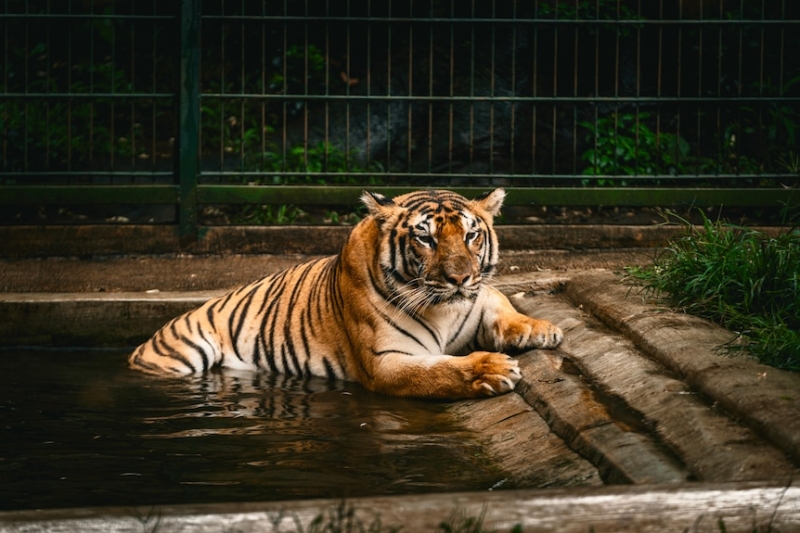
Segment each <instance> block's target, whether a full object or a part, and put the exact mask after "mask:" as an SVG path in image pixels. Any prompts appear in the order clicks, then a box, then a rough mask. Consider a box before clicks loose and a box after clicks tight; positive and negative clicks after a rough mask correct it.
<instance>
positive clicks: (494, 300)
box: [479, 287, 564, 352]
mask: <svg viewBox="0 0 800 533" xmlns="http://www.w3.org/2000/svg"><path fill="white" fill-rule="evenodd" d="M487 289H488V291H489V294H488V295H487V297H488V301H487V304H486V308H485V312H484V323H483V334H482V336H481V338H480V339H479V341H480V343H481V345H482V346H484V347H487V348H488V347H491V348H492V349H494V350H497V351H501V352H506V351H524V350H530V349H533V348H555V347H556V346H558V345H559V344H561V341H562V339H563V338H564V334H563V332H562V331H561V328H559V327H558V326H556V325H555V324H553V323H551V322H549V321H547V320H538V319H535V318H531V317H529V316H528V315H524V314H522V313H519V312H518V311H517V310H516V309H514V306H513V305H511V302H509V301H508V298H506V297H505V295H504V294H502V293H501V292H500V291H498V290H496V289H494V288H491V287H488V288H487Z"/></svg>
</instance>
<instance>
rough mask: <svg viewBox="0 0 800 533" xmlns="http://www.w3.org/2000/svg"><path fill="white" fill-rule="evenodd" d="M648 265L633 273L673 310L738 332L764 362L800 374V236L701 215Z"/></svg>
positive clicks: (796, 231)
mask: <svg viewBox="0 0 800 533" xmlns="http://www.w3.org/2000/svg"><path fill="white" fill-rule="evenodd" d="M686 228H687V229H686V234H685V236H684V237H682V238H680V239H678V240H676V241H673V242H671V243H670V245H669V246H668V247H667V249H666V250H665V251H664V252H663V253H662V254H661V255H660V256H658V257H657V258H656V259H655V260H654V264H653V265H651V266H648V267H633V268H629V269H628V274H629V276H630V277H631V278H633V279H635V280H637V281H638V282H639V283H640V284H642V285H643V286H644V287H645V288H646V289H648V290H650V291H652V292H654V293H657V294H660V295H665V296H667V297H668V299H669V301H670V303H671V304H672V305H674V306H677V307H680V308H683V309H685V310H686V312H688V313H691V314H694V315H698V316H701V317H704V318H708V319H710V320H713V321H715V322H717V323H719V324H721V325H723V326H724V327H726V328H728V329H731V330H733V331H736V332H738V333H739V334H741V335H742V336H743V337H744V338H746V339H747V340H748V341H749V342H748V343H747V346H746V349H747V350H748V351H749V352H750V353H751V354H752V355H753V356H755V357H756V358H758V360H759V361H761V362H762V363H765V364H768V365H771V366H774V367H777V368H782V369H788V370H795V371H798V370H800V286H799V285H798V282H799V281H800V230H799V229H793V230H791V231H787V232H785V233H782V234H781V235H779V236H777V237H774V238H769V237H766V236H765V235H763V234H762V233H759V232H757V231H755V230H752V229H747V228H744V227H740V226H735V225H732V224H727V223H723V222H712V221H711V220H709V219H708V218H707V217H705V215H704V217H703V227H702V229H700V228H697V227H695V226H692V225H690V224H688V223H686Z"/></svg>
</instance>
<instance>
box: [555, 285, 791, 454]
mask: <svg viewBox="0 0 800 533" xmlns="http://www.w3.org/2000/svg"><path fill="white" fill-rule="evenodd" d="M565 295H566V296H567V297H568V298H569V300H570V302H571V303H572V305H573V306H578V307H581V308H582V309H583V310H585V311H588V312H590V313H592V314H593V315H594V316H596V317H598V318H599V319H600V320H602V321H603V322H604V323H605V324H606V325H608V326H609V327H611V328H613V329H614V330H616V331H618V332H620V333H621V334H623V335H624V336H625V337H627V338H628V339H630V341H631V342H632V343H634V344H635V345H636V346H637V347H638V348H639V349H640V350H641V351H642V352H644V353H646V354H647V355H648V356H649V357H651V358H652V359H653V360H654V361H658V362H659V363H660V364H662V365H664V366H665V367H666V368H668V369H669V370H670V371H672V372H673V373H674V374H675V375H676V376H677V377H678V378H679V379H680V380H682V381H683V382H685V383H686V385H687V386H688V387H690V388H691V390H693V391H696V392H698V393H700V394H702V395H706V396H707V397H708V398H710V399H711V402H712V403H713V405H714V406H715V407H716V409H718V410H720V411H721V412H724V413H725V414H727V415H728V416H730V417H731V418H733V419H735V420H737V421H740V422H741V423H742V424H743V425H746V426H749V427H750V428H751V429H752V430H753V431H754V432H755V433H756V434H757V435H758V436H759V437H761V438H763V439H765V440H768V441H769V442H771V443H772V444H773V445H775V446H776V447H778V448H779V449H780V450H782V451H783V452H784V453H785V454H786V455H787V456H788V457H790V458H791V459H792V460H793V461H794V462H795V464H797V463H798V462H799V461H800V373H797V372H788V371H782V370H778V369H775V368H773V367H769V366H765V365H762V364H759V363H758V362H756V361H755V360H753V359H751V358H748V357H746V356H743V355H737V356H732V355H729V354H726V353H725V352H724V350H722V347H724V346H725V345H726V344H728V343H730V342H731V341H732V340H733V338H734V334H733V333H731V332H730V331H728V330H725V329H723V328H721V327H719V326H717V325H715V324H713V323H711V322H709V321H707V320H703V319H700V318H697V317H694V316H692V315H687V314H685V313H680V312H676V311H674V310H670V309H668V308H665V307H663V306H658V305H655V303H654V302H653V301H652V298H650V297H649V296H648V295H646V294H642V293H641V292H640V291H638V290H636V289H632V288H631V286H630V285H628V284H625V283H623V282H622V280H621V279H620V277H619V276H617V275H615V274H613V273H611V272H603V271H598V272H583V273H580V274H576V275H575V276H572V277H570V280H569V282H568V283H566V284H565Z"/></svg>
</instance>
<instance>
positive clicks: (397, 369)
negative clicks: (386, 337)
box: [365, 352, 522, 399]
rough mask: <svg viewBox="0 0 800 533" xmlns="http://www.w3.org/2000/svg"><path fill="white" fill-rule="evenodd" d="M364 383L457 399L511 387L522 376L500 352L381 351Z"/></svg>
mask: <svg viewBox="0 0 800 533" xmlns="http://www.w3.org/2000/svg"><path fill="white" fill-rule="evenodd" d="M379 357H380V360H379V361H378V363H377V365H376V366H375V367H374V375H373V376H372V379H371V380H369V382H368V383H365V385H367V386H368V387H369V388H371V389H372V390H374V391H377V392H382V393H384V394H391V395H393V396H413V397H417V398H439V399H461V398H479V397H485V396H496V395H498V394H504V393H507V392H510V391H511V390H513V389H514V387H515V386H516V384H517V382H518V381H519V380H520V378H521V377H522V374H521V373H520V371H519V365H518V364H517V361H516V360H514V359H512V358H511V357H509V356H507V355H505V354H502V353H493V352H473V353H471V354H469V355H465V356H463V357H462V356H453V355H412V354H406V353H399V352H395V353H391V352H390V353H384V354H383V355H381V356H379Z"/></svg>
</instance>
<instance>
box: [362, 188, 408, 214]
mask: <svg viewBox="0 0 800 533" xmlns="http://www.w3.org/2000/svg"><path fill="white" fill-rule="evenodd" d="M361 203H363V204H364V205H365V206H366V207H367V210H368V211H369V214H370V215H372V216H374V217H375V218H377V219H378V220H380V221H385V220H386V219H388V218H389V217H390V216H392V214H393V213H396V212H397V211H398V210H399V209H400V207H399V206H398V205H397V204H396V203H394V201H393V200H392V199H391V198H387V197H386V196H384V195H382V194H379V193H377V192H369V191H364V193H363V194H362V195H361Z"/></svg>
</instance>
